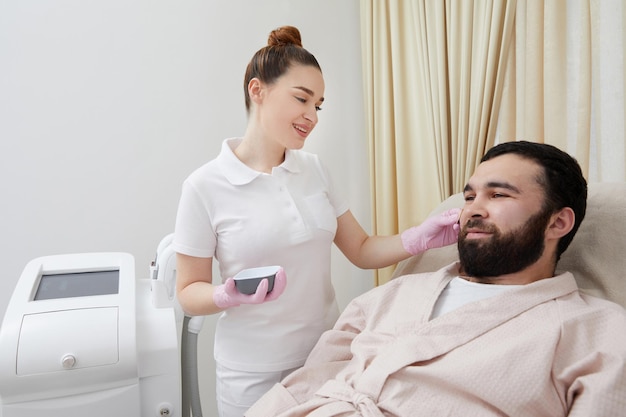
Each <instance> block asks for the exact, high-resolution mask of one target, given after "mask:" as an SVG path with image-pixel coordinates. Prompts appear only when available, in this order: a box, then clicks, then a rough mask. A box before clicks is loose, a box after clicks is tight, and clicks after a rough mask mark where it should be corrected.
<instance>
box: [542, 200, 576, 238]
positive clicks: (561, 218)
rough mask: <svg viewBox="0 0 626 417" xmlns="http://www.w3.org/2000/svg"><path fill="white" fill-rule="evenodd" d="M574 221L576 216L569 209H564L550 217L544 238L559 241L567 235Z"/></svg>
mask: <svg viewBox="0 0 626 417" xmlns="http://www.w3.org/2000/svg"><path fill="white" fill-rule="evenodd" d="M575 221H576V214H574V210H572V209H571V208H570V207H564V208H562V209H561V210H559V211H558V212H556V213H554V214H553V215H552V217H550V224H549V225H548V230H547V232H546V237H551V238H553V239H560V238H562V237H563V236H565V235H566V234H568V233H569V232H570V231H571V230H572V229H573V228H574V223H575Z"/></svg>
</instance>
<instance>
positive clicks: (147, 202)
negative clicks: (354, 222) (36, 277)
mask: <svg viewBox="0 0 626 417" xmlns="http://www.w3.org/2000/svg"><path fill="white" fill-rule="evenodd" d="M283 24H292V25H295V26H297V27H299V28H300V30H301V32H302V36H303V43H304V46H305V47H306V48H307V49H309V50H310V51H311V52H312V53H313V54H315V55H316V57H317V58H318V60H319V61H320V64H321V66H322V70H323V72H324V75H325V80H326V92H325V97H326V101H325V102H324V106H323V111H322V112H321V113H320V123H319V124H318V127H317V128H316V130H315V131H314V132H313V134H312V135H311V137H310V138H309V139H308V143H307V144H306V146H305V149H306V150H309V151H312V152H316V153H318V154H320V155H321V156H322V158H323V159H324V160H325V161H326V163H327V165H328V166H329V169H330V170H331V172H333V173H334V174H335V177H336V180H337V182H338V184H339V186H340V187H342V188H343V189H344V190H345V192H346V194H347V195H348V198H349V200H350V202H351V206H352V210H353V212H354V213H355V215H356V216H357V218H358V219H359V220H361V222H362V224H363V225H364V227H365V228H366V230H369V229H370V208H369V203H370V197H369V195H370V194H369V185H368V181H369V180H368V161H367V142H366V137H365V124H364V119H363V104H362V103H363V100H362V84H361V69H360V64H361V61H360V40H359V35H360V32H359V2H358V0H342V1H336V0H264V1H257V0H204V1H191V0H186V1H180V2H176V1H166V0H139V1H133V2H128V1H123V0H109V1H89V0H87V1H85V0H57V1H54V2H46V1H36V0H21V1H13V2H0V198H1V200H0V201H1V204H0V231H1V232H2V237H3V239H1V240H0V260H1V264H2V267H3V269H2V279H1V280H0V312H1V314H3V313H4V309H5V308H6V305H7V303H8V301H9V298H10V295H11V292H12V291H13V287H14V285H15V283H16V282H17V279H18V278H19V275H20V273H21V271H22V269H23V267H24V265H25V264H26V263H27V262H28V261H29V260H31V259H33V258H35V257H38V256H44V255H52V254H58V253H73V252H90V251H124V252H129V253H131V254H133V255H134V256H135V260H136V265H137V274H138V276H141V277H144V276H146V275H147V271H148V265H149V262H150V260H151V259H152V257H153V256H154V253H155V250H156V246H157V244H158V242H159V240H160V239H161V237H162V236H164V235H165V234H167V233H169V232H170V231H172V229H173V224H174V217H175V213H176V205H177V202H178V196H179V192H180V185H181V182H182V181H183V179H184V178H185V177H186V176H187V174H189V173H190V172H191V171H192V170H193V169H194V168H196V167H197V166H199V165H201V164H202V163H204V162H205V161H207V160H209V159H211V158H213V157H214V156H215V155H216V154H217V152H218V150H219V146H220V143H221V141H222V139H224V138H225V137H230V136H238V135H241V134H243V132H244V129H245V123H246V122H245V110H244V103H243V86H242V82H243V81H242V80H243V73H244V69H245V66H246V64H247V62H248V60H249V59H250V57H251V56H252V54H253V53H254V52H255V51H256V50H257V49H259V48H260V47H262V46H264V45H265V43H266V39H267V35H268V33H269V31H270V30H271V29H274V28H275V27H278V26H280V25H283ZM334 258H335V259H334V266H333V279H334V281H335V284H336V288H337V292H338V296H339V300H340V304H341V305H342V306H345V304H346V303H347V301H348V300H349V299H351V298H352V297H354V296H355V295H357V294H359V293H361V292H363V291H364V290H366V289H368V288H370V287H371V286H372V285H373V276H372V273H371V272H369V271H360V270H358V269H357V268H355V267H353V266H352V265H350V264H349V263H348V262H347V261H346V260H345V259H344V258H343V257H342V255H341V254H340V253H339V252H338V251H335V254H334ZM212 329H213V328H212V320H209V321H207V323H206V324H205V329H204V330H203V333H202V336H201V341H200V344H201V346H200V349H201V352H203V353H204V352H207V353H206V356H205V357H203V358H202V361H203V362H202V363H201V378H202V383H203V386H202V389H203V392H204V396H205V397H204V398H203V401H204V402H205V408H206V410H205V411H206V415H214V412H213V410H212V407H213V404H212V398H213V385H212V384H213V382H212V378H213V368H212V353H211V351H212V347H211V343H212V340H211V339H212Z"/></svg>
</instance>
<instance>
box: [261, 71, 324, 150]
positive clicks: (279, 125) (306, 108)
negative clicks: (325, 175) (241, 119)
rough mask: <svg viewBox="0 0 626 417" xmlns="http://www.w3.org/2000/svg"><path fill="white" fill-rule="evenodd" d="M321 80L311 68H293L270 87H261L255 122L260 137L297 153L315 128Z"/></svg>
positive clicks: (320, 76) (319, 105)
mask: <svg viewBox="0 0 626 417" xmlns="http://www.w3.org/2000/svg"><path fill="white" fill-rule="evenodd" d="M323 101H324V77H323V76H322V73H321V72H320V70H319V69H317V68H315V67H313V66H304V65H295V66H292V67H291V68H290V69H289V70H288V71H287V72H286V73H285V74H283V75H282V76H281V77H280V78H278V79H277V80H276V82H275V83H274V84H271V85H266V84H263V85H262V90H261V93H260V101H259V102H258V103H257V109H256V112H257V120H258V122H259V123H260V126H259V127H260V128H261V129H262V131H263V134H264V136H266V137H267V138H269V139H271V140H274V141H277V142H278V144H280V145H281V146H283V147H284V148H287V149H300V148H302V146H303V145H304V141H305V140H306V138H307V137H308V136H309V134H310V133H311V132H312V131H313V128H314V127H315V125H316V124H317V120H318V119H317V112H318V111H319V110H320V107H321V105H322V102H323Z"/></svg>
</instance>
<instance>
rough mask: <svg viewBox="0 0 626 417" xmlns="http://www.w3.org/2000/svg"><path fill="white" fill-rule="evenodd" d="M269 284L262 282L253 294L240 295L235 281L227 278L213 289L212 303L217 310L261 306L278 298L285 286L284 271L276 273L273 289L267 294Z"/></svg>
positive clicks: (265, 280)
mask: <svg viewBox="0 0 626 417" xmlns="http://www.w3.org/2000/svg"><path fill="white" fill-rule="evenodd" d="M268 285H269V282H268V280H267V279H264V280H262V281H261V282H260V283H259V286H258V287H257V289H256V292H255V293H254V294H250V295H247V294H242V293H240V292H239V291H237V287H235V280H234V279H233V278H228V279H227V280H226V281H225V282H224V284H222V285H218V286H216V287H215V288H214V289H213V302H214V303H215V305H216V306H217V307H219V308H224V309H226V308H229V307H237V306H239V305H241V304H262V303H265V302H268V301H273V300H275V299H277V298H278V297H280V295H281V294H282V293H283V291H285V287H286V286H287V276H286V275H285V270H284V269H283V268H280V269H279V270H278V272H276V277H275V278H274V288H273V289H272V292H270V293H268V292H267V288H268Z"/></svg>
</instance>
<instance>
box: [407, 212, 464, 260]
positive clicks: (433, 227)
mask: <svg viewBox="0 0 626 417" xmlns="http://www.w3.org/2000/svg"><path fill="white" fill-rule="evenodd" d="M460 214H461V209H459V208H454V209H451V210H448V211H445V212H443V213H441V214H439V215H437V216H431V217H429V218H427V219H426V220H424V222H423V223H422V224H420V225H419V226H415V227H411V228H410V229H407V230H405V231H404V232H402V234H401V235H400V237H401V239H402V246H404V250H406V251H407V252H408V253H410V254H411V255H417V254H418V253H422V252H424V251H425V250H426V249H433V248H440V247H442V246H447V245H451V244H453V243H455V242H456V241H457V240H458V239H459V229H460V226H459V224H458V221H459V215H460Z"/></svg>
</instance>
